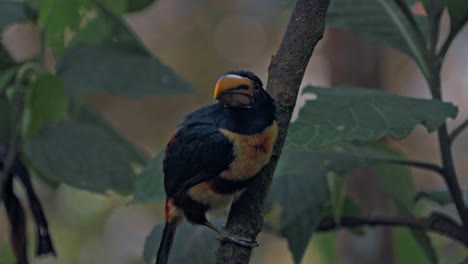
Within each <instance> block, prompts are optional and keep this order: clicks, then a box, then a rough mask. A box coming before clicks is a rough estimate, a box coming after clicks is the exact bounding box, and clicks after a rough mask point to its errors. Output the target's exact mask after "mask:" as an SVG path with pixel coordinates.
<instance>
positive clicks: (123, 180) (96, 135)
mask: <svg viewBox="0 0 468 264" xmlns="http://www.w3.org/2000/svg"><path fill="white" fill-rule="evenodd" d="M24 152H25V154H26V157H27V158H28V160H29V161H30V163H31V165H32V166H33V168H34V169H35V170H37V171H39V173H40V174H41V175H43V176H45V177H47V178H48V179H50V180H51V181H55V182H62V183H66V184H69V185H71V186H74V187H77V188H80V189H86V190H90V191H93V192H98V193H106V192H107V191H109V190H110V189H112V190H115V191H117V192H118V193H121V194H129V193H130V192H131V191H132V190H133V183H134V180H135V174H134V172H133V170H132V168H131V163H130V158H129V155H128V152H127V150H126V149H125V148H124V147H122V146H120V145H118V144H115V142H114V140H113V138H112V137H111V136H109V135H108V134H107V133H106V131H104V130H102V129H101V128H99V127H96V126H92V125H89V124H82V123H78V122H73V121H68V122H64V123H61V124H59V125H57V126H54V127H46V128H43V129H41V130H39V131H38V133H37V134H36V135H34V136H33V137H31V138H30V139H29V140H28V141H27V142H26V144H25V146H24Z"/></svg>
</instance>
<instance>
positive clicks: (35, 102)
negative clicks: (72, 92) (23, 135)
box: [26, 74, 68, 135]
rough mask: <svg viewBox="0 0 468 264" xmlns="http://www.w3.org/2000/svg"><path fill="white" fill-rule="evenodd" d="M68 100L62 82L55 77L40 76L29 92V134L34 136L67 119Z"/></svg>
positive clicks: (27, 99)
mask: <svg viewBox="0 0 468 264" xmlns="http://www.w3.org/2000/svg"><path fill="white" fill-rule="evenodd" d="M67 108H68V98H67V96H66V95H65V90H64V88H63V84H62V81H61V80H60V79H59V78H58V77H57V76H54V75H51V74H42V75H39V76H38V77H37V79H36V81H35V82H34V84H33V85H32V87H31V89H29V90H28V95H27V98H26V109H27V113H28V115H29V125H28V128H27V134H28V135H32V134H34V133H36V132H37V130H38V129H40V128H41V127H43V126H45V125H51V124H55V123H57V122H59V121H61V120H63V119H64V118H65V115H66V113H67Z"/></svg>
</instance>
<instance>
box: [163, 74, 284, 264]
mask: <svg viewBox="0 0 468 264" xmlns="http://www.w3.org/2000/svg"><path fill="white" fill-rule="evenodd" d="M214 99H215V100H217V102H216V103H214V104H211V105H208V106H205V107H202V108H200V109H198V110H196V111H194V112H192V113H190V114H189V115H188V116H187V117H186V118H185V120H184V121H183V122H182V123H181V124H180V125H179V127H178V130H177V132H176V133H175V134H174V135H173V136H172V137H171V139H170V140H169V142H168V144H167V146H166V150H165V155H164V159H163V172H164V189H165V192H166V201H165V221H166V222H165V226H164V230H163V234H162V239H161V242H160V245H159V249H158V253H157V257H156V263H157V264H166V263H167V262H168V259H169V254H170V251H171V246H172V242H173V240H174V235H175V232H176V228H177V226H178V224H179V223H180V222H181V221H182V220H183V219H184V218H185V219H186V220H187V221H188V222H190V223H192V224H196V225H204V226H206V227H208V228H210V229H212V230H214V231H215V232H217V233H218V234H219V238H220V239H221V240H222V241H227V242H231V243H236V244H238V245H241V246H245V247H255V246H258V243H257V242H256V241H253V240H251V239H246V238H242V237H238V236H235V235H233V234H230V233H229V232H228V231H226V230H225V229H223V228H220V227H217V226H215V225H213V224H212V223H211V222H210V221H208V220H207V218H206V213H207V212H208V211H209V210H211V209H215V208H220V207H227V206H229V205H230V204H231V203H232V202H233V201H235V200H236V199H237V198H239V196H240V195H241V194H242V192H243V191H245V190H246V188H247V187H248V186H249V183H250V182H252V179H253V178H254V177H255V176H256V175H257V174H258V173H259V172H260V170H261V169H262V168H263V167H264V166H265V165H266V164H267V163H268V162H269V161H270V158H271V156H272V152H273V145H274V144H275V141H276V138H277V135H278V125H277V123H276V113H275V104H274V100H273V98H272V97H271V96H270V95H269V94H268V92H267V91H266V90H265V89H264V88H263V84H262V81H261V80H260V78H258V77H257V76H256V75H255V74H254V73H252V72H250V71H230V72H227V73H225V74H224V75H222V76H221V78H219V79H218V81H217V82H216V85H215V88H214Z"/></svg>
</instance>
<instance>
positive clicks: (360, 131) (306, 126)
mask: <svg viewBox="0 0 468 264" xmlns="http://www.w3.org/2000/svg"><path fill="white" fill-rule="evenodd" d="M304 93H313V94H315V95H316V96H317V99H315V100H312V101H309V102H307V103H306V105H305V106H304V107H303V108H301V110H300V114H299V119H298V120H297V121H296V122H294V123H293V124H292V125H291V126H290V128H289V132H288V139H289V140H288V141H287V143H286V146H285V147H286V148H292V149H304V150H308V149H314V148H317V147H318V146H323V145H327V144H330V143H334V142H340V141H353V140H362V141H375V140H378V139H381V138H383V137H384V136H386V135H390V136H392V137H393V138H395V139H402V138H404V137H406V136H408V134H409V133H410V132H411V131H413V129H414V127H415V126H416V125H418V124H422V125H424V126H425V127H426V128H427V130H428V131H429V132H433V131H435V130H437V128H438V127H440V126H441V125H442V124H443V123H444V122H445V120H446V119H447V118H454V117H455V116H456V115H457V112H458V109H457V107H456V106H454V105H453V104H451V103H442V102H439V101H436V100H424V99H415V98H409V97H402V96H398V95H393V94H389V93H386V92H383V91H379V90H373V89H363V88H357V87H348V86H346V87H339V88H333V89H328V88H318V87H312V86H309V87H306V88H305V89H304Z"/></svg>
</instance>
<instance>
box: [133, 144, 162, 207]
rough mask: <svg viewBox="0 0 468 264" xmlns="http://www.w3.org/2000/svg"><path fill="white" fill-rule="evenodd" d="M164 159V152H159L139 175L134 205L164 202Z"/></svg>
mask: <svg viewBox="0 0 468 264" xmlns="http://www.w3.org/2000/svg"><path fill="white" fill-rule="evenodd" d="M163 159H164V150H163V151H161V152H159V154H158V155H156V156H155V157H154V158H153V159H152V160H151V161H150V162H149V164H148V166H146V167H145V168H144V169H143V171H142V172H141V173H140V175H138V177H137V179H136V183H135V190H134V196H133V199H132V201H131V203H132V204H136V203H149V202H162V201H164V199H165V198H166V194H165V192H164V175H163V168H162V162H163Z"/></svg>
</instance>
